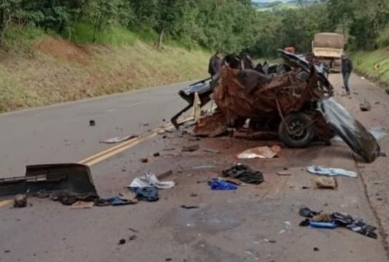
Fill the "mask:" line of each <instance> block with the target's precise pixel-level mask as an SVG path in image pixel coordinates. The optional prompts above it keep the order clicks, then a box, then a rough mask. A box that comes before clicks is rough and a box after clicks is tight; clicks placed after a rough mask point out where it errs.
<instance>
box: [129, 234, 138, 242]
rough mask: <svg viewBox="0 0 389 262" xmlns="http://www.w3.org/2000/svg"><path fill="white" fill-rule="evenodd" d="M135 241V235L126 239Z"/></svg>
mask: <svg viewBox="0 0 389 262" xmlns="http://www.w3.org/2000/svg"><path fill="white" fill-rule="evenodd" d="M135 239H137V236H136V235H132V236H130V237H129V238H128V241H134V240H135Z"/></svg>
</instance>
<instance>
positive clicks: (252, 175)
mask: <svg viewBox="0 0 389 262" xmlns="http://www.w3.org/2000/svg"><path fill="white" fill-rule="evenodd" d="M222 173H223V176H225V177H232V178H236V179H239V180H240V181H242V182H243V183H247V184H254V185H259V184H261V183H262V182H263V181H264V178H263V174H262V173H261V172H259V171H254V170H252V169H251V168H250V167H248V166H246V165H235V166H233V167H231V168H230V169H227V170H224V171H223V172H222Z"/></svg>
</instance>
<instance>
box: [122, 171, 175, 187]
mask: <svg viewBox="0 0 389 262" xmlns="http://www.w3.org/2000/svg"><path fill="white" fill-rule="evenodd" d="M174 186H175V183H174V182H173V181H167V182H161V181H159V180H158V178H157V176H156V175H155V174H153V173H151V172H146V173H145V175H144V176H142V177H138V178H135V179H134V180H133V181H132V182H131V184H130V185H129V186H128V187H129V188H134V187H138V188H145V187H155V188H158V189H170V188H173V187H174Z"/></svg>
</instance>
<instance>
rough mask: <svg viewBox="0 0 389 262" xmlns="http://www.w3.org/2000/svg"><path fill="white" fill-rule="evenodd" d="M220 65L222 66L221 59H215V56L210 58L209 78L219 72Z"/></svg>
mask: <svg viewBox="0 0 389 262" xmlns="http://www.w3.org/2000/svg"><path fill="white" fill-rule="evenodd" d="M221 64H222V63H221V59H220V58H219V57H217V55H216V54H215V55H214V56H212V57H211V59H210V60H209V66H208V73H209V74H210V75H211V76H214V75H216V74H217V73H218V72H220V69H221Z"/></svg>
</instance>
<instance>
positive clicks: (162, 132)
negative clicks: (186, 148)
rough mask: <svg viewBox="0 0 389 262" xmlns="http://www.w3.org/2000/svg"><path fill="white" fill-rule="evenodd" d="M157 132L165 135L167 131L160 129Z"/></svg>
mask: <svg viewBox="0 0 389 262" xmlns="http://www.w3.org/2000/svg"><path fill="white" fill-rule="evenodd" d="M157 134H158V135H164V134H166V131H165V130H163V129H159V130H158V131H157Z"/></svg>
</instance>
